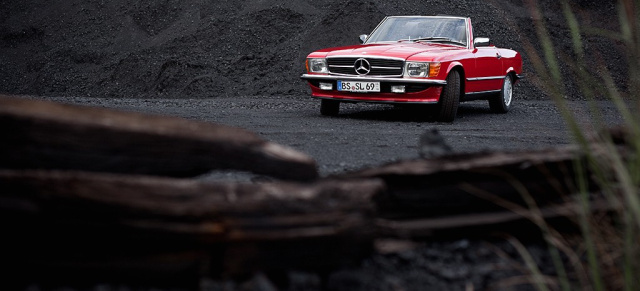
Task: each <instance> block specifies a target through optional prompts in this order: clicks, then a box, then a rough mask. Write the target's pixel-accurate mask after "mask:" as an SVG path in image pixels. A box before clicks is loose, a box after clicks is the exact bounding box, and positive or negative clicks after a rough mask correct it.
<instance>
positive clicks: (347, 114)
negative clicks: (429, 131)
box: [338, 101, 494, 123]
mask: <svg viewBox="0 0 640 291" xmlns="http://www.w3.org/2000/svg"><path fill="white" fill-rule="evenodd" d="M344 107H346V108H341V110H340V115H339V116H338V117H339V118H346V119H358V120H371V121H395V122H434V123H436V122H438V120H437V117H436V111H437V107H436V106H435V105H411V106H393V105H360V104H356V105H351V106H348V107H347V106H344ZM488 114H494V113H492V112H491V110H489V105H488V104H487V102H486V101H485V102H467V103H463V104H460V107H458V114H457V118H456V122H458V121H461V120H464V119H466V118H470V117H481V116H482V115H488Z"/></svg>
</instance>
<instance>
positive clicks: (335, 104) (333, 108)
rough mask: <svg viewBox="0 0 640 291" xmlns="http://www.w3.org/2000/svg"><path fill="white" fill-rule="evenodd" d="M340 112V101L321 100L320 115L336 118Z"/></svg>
mask: <svg viewBox="0 0 640 291" xmlns="http://www.w3.org/2000/svg"><path fill="white" fill-rule="evenodd" d="M338 112H340V101H336V100H327V99H322V100H320V114H322V115H326V116H336V115H338Z"/></svg>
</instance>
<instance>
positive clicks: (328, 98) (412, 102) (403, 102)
mask: <svg viewBox="0 0 640 291" xmlns="http://www.w3.org/2000/svg"><path fill="white" fill-rule="evenodd" d="M311 97H312V98H316V99H327V100H335V101H339V102H348V103H376V104H400V105H402V104H437V103H438V101H422V102H421V101H384V100H383V101H378V100H360V99H349V98H330V97H317V96H311Z"/></svg>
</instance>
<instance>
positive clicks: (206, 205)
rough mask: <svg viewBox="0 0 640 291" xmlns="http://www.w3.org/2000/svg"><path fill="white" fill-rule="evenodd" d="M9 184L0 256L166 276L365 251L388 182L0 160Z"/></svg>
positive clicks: (339, 260) (3, 182) (4, 184)
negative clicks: (121, 171) (218, 178)
mask: <svg viewBox="0 0 640 291" xmlns="http://www.w3.org/2000/svg"><path fill="white" fill-rule="evenodd" d="M0 189H1V190H0V228H1V229H3V244H5V246H8V247H5V248H3V249H1V250H0V257H3V262H1V263H0V264H4V266H8V265H7V264H9V266H14V267H15V265H20V266H22V267H24V268H27V269H29V268H36V269H37V268H40V269H41V273H40V274H49V273H51V272H53V273H55V274H58V275H60V274H61V273H65V272H66V271H69V272H72V273H73V274H77V272H81V273H82V274H86V275H87V276H89V275H92V274H93V275H95V274H100V273H101V272H110V273H109V274H116V273H118V274H120V275H122V276H127V274H131V272H138V273H137V274H139V275H140V276H142V275H141V274H147V273H148V274H150V275H149V276H152V275H151V274H155V275H153V276H157V272H164V271H167V272H174V271H176V272H177V271H184V272H187V273H189V272H194V271H195V272H199V273H213V274H215V275H219V274H223V273H227V274H238V273H242V272H250V271H252V270H274V269H276V270H277V269H286V268H314V269H317V268H325V267H326V268H331V267H336V266H339V265H341V264H343V263H344V262H345V261H352V260H356V259H357V258H358V257H359V256H361V255H363V254H367V253H368V252H369V250H370V245H371V243H372V238H373V235H374V233H373V231H374V227H373V224H372V223H373V219H372V217H373V214H374V211H375V205H374V204H373V202H372V201H373V199H372V197H373V196H374V195H379V194H380V192H381V191H383V189H384V185H383V184H382V182H381V181H379V180H352V181H328V180H323V181H318V182H316V183H311V184H296V183H286V182H269V183H259V184H238V183H231V182H204V181H198V180H193V179H174V178H160V177H149V176H123V175H115V174H103V173H82V172H67V171H17V170H0ZM160 266H162V267H160ZM57 268H62V269H59V270H65V271H60V272H58V271H55V270H58V269H57ZM158 268H160V270H158ZM23 271H24V272H27V274H32V273H29V272H31V271H29V270H23ZM191 274H192V275H193V273H191ZM200 275H202V274H200Z"/></svg>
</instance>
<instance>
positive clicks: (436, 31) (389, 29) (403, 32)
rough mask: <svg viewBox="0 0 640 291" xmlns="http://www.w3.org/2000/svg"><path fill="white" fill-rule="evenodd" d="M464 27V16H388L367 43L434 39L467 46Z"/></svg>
mask: <svg viewBox="0 0 640 291" xmlns="http://www.w3.org/2000/svg"><path fill="white" fill-rule="evenodd" d="M466 28H467V26H466V22H465V19H464V18H452V17H388V18H387V19H386V20H384V21H383V22H382V23H381V24H380V25H379V26H378V28H376V30H375V31H374V32H373V33H372V34H371V36H370V37H369V39H368V40H367V43H379V42H395V41H434V42H450V43H454V44H456V43H457V44H459V45H464V46H467V29H466Z"/></svg>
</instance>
